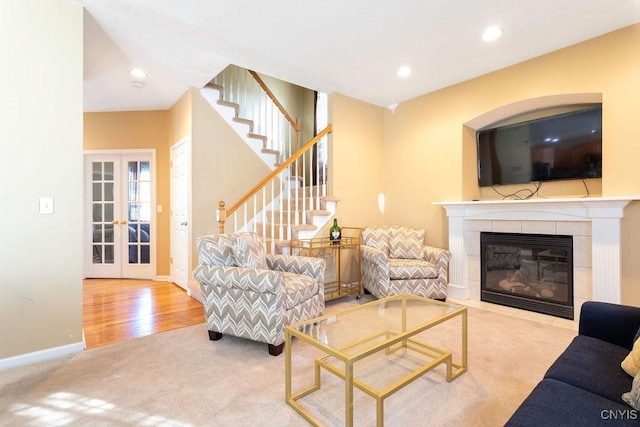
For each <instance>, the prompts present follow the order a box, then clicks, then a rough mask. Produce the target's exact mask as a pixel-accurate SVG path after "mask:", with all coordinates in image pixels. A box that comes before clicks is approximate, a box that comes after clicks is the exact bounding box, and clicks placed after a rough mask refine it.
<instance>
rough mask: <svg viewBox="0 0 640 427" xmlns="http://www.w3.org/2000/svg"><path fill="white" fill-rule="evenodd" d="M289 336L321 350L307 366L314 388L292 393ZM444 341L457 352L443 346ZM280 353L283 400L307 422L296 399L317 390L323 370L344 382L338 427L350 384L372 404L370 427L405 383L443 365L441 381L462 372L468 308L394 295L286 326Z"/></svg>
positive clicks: (349, 417) (348, 420)
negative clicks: (373, 416) (312, 374)
mask: <svg viewBox="0 0 640 427" xmlns="http://www.w3.org/2000/svg"><path fill="white" fill-rule="evenodd" d="M453 319H458V320H457V321H454V322H452V320H453ZM438 325H440V326H439V327H438V328H434V327H436V326H438ZM441 328H443V330H442V331H440V329H441ZM457 334H459V335H457ZM452 335H453V336H455V338H456V339H451V337H452ZM293 337H296V338H298V339H300V340H301V341H303V342H304V343H307V344H310V345H311V346H313V347H315V348H316V349H317V350H319V353H320V356H318V357H316V358H315V359H314V362H313V363H314V368H315V369H314V371H315V379H314V381H313V384H312V385H310V386H307V387H306V388H304V389H302V390H300V391H298V392H296V393H295V394H294V392H293V385H292V381H293V372H292V365H291V358H292V350H293V349H292V347H291V340H292V338H293ZM440 338H442V339H440ZM451 341H456V346H459V349H455V350H454V349H451V348H445V347H446V346H448V345H450V344H451ZM284 348H285V383H286V384H285V399H286V402H287V403H288V404H289V405H290V406H291V407H293V409H295V410H296V411H297V412H298V413H299V414H300V415H302V416H303V417H304V418H305V419H306V420H307V421H308V422H310V423H311V424H313V425H319V421H318V420H317V419H316V418H314V416H313V415H312V414H311V413H310V411H309V410H307V409H306V408H305V406H304V404H303V403H302V402H301V401H300V400H301V399H302V398H304V397H305V396H308V395H310V394H311V393H313V392H316V391H318V390H320V388H321V369H325V370H327V371H328V372H331V373H333V374H334V375H336V376H337V377H339V378H341V379H342V380H344V400H345V425H346V426H352V425H353V409H354V408H353V406H354V405H353V403H354V400H353V392H354V387H356V388H358V389H360V390H362V391H363V392H364V393H366V394H368V395H369V396H371V397H373V398H374V399H375V400H376V420H377V425H378V426H382V425H383V423H384V399H386V398H387V397H389V396H390V395H392V394H393V393H395V392H396V391H398V390H400V389H401V388H403V387H404V386H405V385H407V384H409V383H410V382H412V381H414V380H416V379H418V378H419V377H421V376H422V375H424V374H426V373H427V372H429V371H431V370H432V369H434V368H436V367H437V366H440V365H443V364H444V365H445V370H446V380H447V381H448V382H451V381H453V380H454V379H456V378H457V377H458V376H460V375H461V374H463V373H464V372H465V371H466V370H467V309H466V307H462V306H458V305H454V304H449V303H444V302H439V301H435V300H432V299H428V298H422V297H418V296H415V295H408V294H400V295H395V296H392V297H388V298H384V299H380V300H376V301H372V302H370V303H366V304H363V305H360V306H357V307H353V308H349V309H346V310H344V311H341V312H338V313H334V314H331V315H325V316H322V317H319V318H316V319H312V320H309V321H306V322H302V323H298V324H295V325H291V326H288V327H287V328H286V329H285V346H284ZM458 350H459V351H458ZM454 351H455V352H456V353H455V355H456V360H454Z"/></svg>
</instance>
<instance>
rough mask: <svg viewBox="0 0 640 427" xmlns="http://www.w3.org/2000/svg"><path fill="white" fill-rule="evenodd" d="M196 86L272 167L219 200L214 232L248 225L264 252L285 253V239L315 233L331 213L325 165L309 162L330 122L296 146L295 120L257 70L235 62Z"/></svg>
mask: <svg viewBox="0 0 640 427" xmlns="http://www.w3.org/2000/svg"><path fill="white" fill-rule="evenodd" d="M201 92H202V95H203V96H204V97H205V99H207V100H208V101H209V103H210V104H211V105H212V106H213V108H214V109H215V110H216V111H217V112H218V113H219V114H220V115H221V116H222V117H223V118H224V119H225V121H226V122H227V123H228V124H229V125H230V126H231V127H232V128H233V129H234V130H235V132H236V133H237V134H238V135H239V136H240V137H241V138H242V139H243V141H245V143H247V145H248V146H249V147H251V149H252V150H253V151H254V153H256V155H257V156H258V157H259V158H260V159H261V160H262V161H263V162H264V163H265V164H266V165H267V167H268V168H269V169H270V170H272V172H271V174H269V176H267V177H265V179H263V180H262V181H261V182H260V183H258V184H257V185H256V186H255V187H254V188H253V189H251V190H249V191H248V192H247V193H246V194H245V195H244V196H243V197H241V198H240V200H238V201H237V202H235V203H234V204H232V205H230V206H226V203H225V202H220V207H219V212H218V222H219V232H220V233H224V232H227V233H229V232H239V231H254V232H256V233H258V234H259V235H261V236H262V238H263V239H264V241H265V242H267V250H268V251H269V252H270V253H287V252H288V246H289V240H291V239H310V238H312V237H315V236H316V234H317V233H318V230H320V229H321V228H322V227H324V225H325V224H327V223H328V222H329V221H330V220H331V218H332V217H333V215H334V214H335V208H336V203H337V200H336V199H334V198H332V197H329V196H327V194H326V188H327V187H326V182H325V180H324V177H325V176H326V165H325V164H320V165H318V164H314V163H313V160H314V156H313V148H314V146H315V145H316V144H317V143H318V142H319V141H324V140H325V139H326V135H327V134H328V133H329V132H331V126H328V127H327V128H326V129H325V130H323V131H322V132H320V133H319V134H318V136H316V137H315V138H313V139H312V140H311V141H309V142H308V143H306V144H305V145H304V146H303V147H300V141H299V133H300V122H299V121H298V120H295V121H294V120H293V119H292V118H291V117H290V116H289V114H288V113H287V112H286V111H285V110H284V109H283V107H282V105H281V104H280V103H279V102H278V100H277V99H275V96H274V95H273V94H272V93H271V92H270V91H269V89H268V88H267V87H266V85H264V82H262V81H261V79H260V77H259V76H257V74H255V73H254V72H252V71H249V70H243V69H241V68H239V67H235V66H230V67H228V68H227V69H225V70H224V71H223V72H222V73H220V74H219V75H218V76H216V77H215V78H214V79H213V80H212V82H210V83H209V84H207V85H206V86H205V87H204V88H203V89H202V90H201ZM244 104H250V105H251V108H248V107H246V105H244ZM265 120H266V122H265ZM315 157H316V158H317V156H315ZM312 183H316V184H312Z"/></svg>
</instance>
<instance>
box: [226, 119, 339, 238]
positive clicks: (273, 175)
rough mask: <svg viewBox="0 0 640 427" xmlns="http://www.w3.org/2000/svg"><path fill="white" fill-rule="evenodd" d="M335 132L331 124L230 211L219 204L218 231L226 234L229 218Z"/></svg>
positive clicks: (239, 200) (241, 198) (251, 190)
mask: <svg viewBox="0 0 640 427" xmlns="http://www.w3.org/2000/svg"><path fill="white" fill-rule="evenodd" d="M332 131H333V126H332V125H331V124H329V125H328V126H327V127H326V128H324V129H323V130H322V131H321V132H320V133H318V134H317V135H316V136H314V137H313V138H312V139H310V140H309V142H307V143H306V144H305V145H304V146H302V147H301V148H300V149H299V150H298V151H296V152H295V153H293V154H292V155H291V157H289V158H288V159H287V160H285V161H284V162H283V163H282V164H281V165H280V166H278V167H277V168H275V169H274V170H273V171H271V173H269V174H268V175H267V176H265V177H264V178H263V179H262V180H260V182H258V183H257V184H256V185H254V186H253V187H252V188H251V189H250V190H249V191H247V192H246V193H245V194H244V195H243V196H242V197H240V199H238V201H237V202H235V203H234V204H233V205H231V206H230V207H229V208H228V209H226V208H225V202H223V201H222V200H221V201H220V202H219V203H218V229H219V232H220V233H224V223H225V221H226V220H227V217H228V216H229V215H231V214H233V213H234V212H235V211H236V210H238V209H239V208H240V206H242V205H243V204H244V203H245V202H246V201H247V200H249V199H250V198H251V197H252V196H253V195H255V194H256V193H257V192H258V191H260V189H261V188H262V187H263V186H264V185H266V184H267V183H268V182H270V181H271V180H273V179H274V178H275V177H276V176H277V175H279V174H280V172H282V171H283V170H285V169H286V168H287V167H289V166H290V165H291V164H292V163H293V162H295V161H296V160H297V159H299V158H300V157H301V156H302V155H303V154H304V153H305V152H306V151H307V150H309V149H310V148H311V147H313V146H314V145H315V144H317V143H318V141H320V140H321V139H322V138H323V137H324V136H325V135H328V134H330V133H331V132H332Z"/></svg>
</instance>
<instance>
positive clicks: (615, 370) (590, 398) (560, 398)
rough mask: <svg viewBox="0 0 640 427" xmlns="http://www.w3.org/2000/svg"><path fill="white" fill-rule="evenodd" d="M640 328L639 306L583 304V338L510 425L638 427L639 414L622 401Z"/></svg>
mask: <svg viewBox="0 0 640 427" xmlns="http://www.w3.org/2000/svg"><path fill="white" fill-rule="evenodd" d="M639 328H640V308H639V307H631V306H624V305H617V304H609V303H603V302H593V301H590V302H586V303H585V304H583V306H582V309H581V312H580V322H579V328H578V336H576V337H575V338H574V340H573V341H572V342H571V344H569V346H568V347H567V349H566V350H565V351H564V352H563V353H562V354H561V355H560V357H558V359H557V360H556V361H555V362H554V363H553V365H552V366H551V367H550V368H549V370H548V371H547V373H546V374H545V375H544V378H543V379H542V381H540V383H538V385H537V386H536V387H535V388H534V389H533V391H532V392H531V394H530V395H529V396H528V397H527V398H526V399H525V401H524V402H523V403H522V404H521V405H520V407H519V408H518V409H517V411H516V412H515V413H514V414H513V416H512V417H511V418H510V419H509V421H508V422H507V424H506V425H507V426H511V427H515V426H536V427H538V426H597V425H604V426H625V425H629V426H631V425H633V426H636V427H637V426H639V425H640V411H636V410H634V409H633V408H631V406H629V405H627V404H626V403H625V402H624V401H623V400H622V394H623V393H626V392H628V391H629V390H631V383H632V382H633V378H632V377H631V376H629V375H628V374H627V373H626V372H624V370H622V368H621V367H620V363H621V362H622V361H623V360H624V358H625V357H627V355H628V354H629V353H630V351H631V349H632V348H633V343H634V340H635V338H636V336H637V334H638V329H639Z"/></svg>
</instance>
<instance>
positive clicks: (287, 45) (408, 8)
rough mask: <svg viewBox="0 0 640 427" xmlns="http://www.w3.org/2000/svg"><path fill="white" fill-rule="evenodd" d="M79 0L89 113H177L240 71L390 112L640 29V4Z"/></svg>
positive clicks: (610, 0)
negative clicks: (498, 32)
mask: <svg viewBox="0 0 640 427" xmlns="http://www.w3.org/2000/svg"><path fill="white" fill-rule="evenodd" d="M75 1H76V2H77V3H80V4H81V5H83V6H84V7H85V24H84V27H85V30H84V109H85V111H87V112H90V111H124V110H151V109H167V108H170V107H171V106H172V105H173V104H174V103H175V102H176V101H177V100H178V99H179V98H180V97H181V96H182V95H183V94H184V92H185V91H186V90H187V89H188V88H189V87H192V86H193V87H203V86H204V85H205V84H206V83H207V82H208V81H209V80H210V79H211V78H212V77H214V76H215V75H216V74H218V72H220V71H221V70H222V69H224V67H226V66H227V65H228V64H230V63H231V64H235V65H239V66H241V67H245V68H249V69H253V70H255V71H257V72H260V73H263V74H267V75H270V76H272V77H276V78H279V79H281V80H285V81H289V82H291V83H295V84H297V85H300V86H304V87H307V88H310V89H313V90H318V91H322V92H327V93H331V92H339V93H342V94H344V95H348V96H351V97H353V98H357V99H360V100H363V101H366V102H369V103H372V104H375V105H379V106H389V105H391V104H394V103H398V102H402V101H405V100H408V99H411V98H415V97H417V96H420V95H423V94H425V93H429V92H432V91H435V90H438V89H441V88H443V87H446V86H450V85H452V84H455V83H459V82H462V81H465V80H468V79H471V78H474V77H477V76H479V75H482V74H486V73H488V72H491V71H494V70H497V69H500V68H504V67H506V66H508V65H512V64H515V63H518V62H522V61H524V60H527V59H530V58H533V57H536V56H539V55H542V54H544V53H548V52H551V51H554V50H557V49H560V48H562V47H565V46H569V45H572V44H575V43H577V42H580V41H582V40H586V39H589V38H592V37H596V36H599V35H601V34H605V33H608V32H610V31H613V30H616V29H618V28H622V27H625V26H628V25H631V24H634V23H637V22H640V0H528V1H523V0H520V1H514V0H483V1H479V0H226V1H221V0H180V1H178V0H75ZM489 25H499V26H500V27H502V28H503V30H504V34H503V36H502V38H501V39H499V40H498V41H496V42H493V43H486V42H483V41H482V39H481V34H482V32H483V30H484V29H485V28H486V27H487V26H489ZM597 60H598V58H594V61H597ZM402 65H408V66H410V67H411V68H412V70H413V73H412V74H411V76H409V77H408V78H406V79H400V78H398V77H397V75H396V71H397V70H398V68H400V66H402ZM133 67H140V68H143V69H144V70H145V71H146V72H147V73H148V76H147V78H146V79H145V82H144V83H145V86H144V87H143V88H135V87H134V86H133V85H132V84H131V81H132V80H133V79H132V77H131V76H130V75H129V70H130V69H131V68H133Z"/></svg>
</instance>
